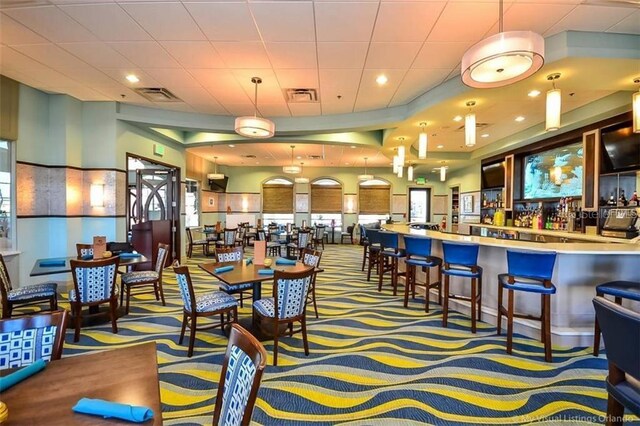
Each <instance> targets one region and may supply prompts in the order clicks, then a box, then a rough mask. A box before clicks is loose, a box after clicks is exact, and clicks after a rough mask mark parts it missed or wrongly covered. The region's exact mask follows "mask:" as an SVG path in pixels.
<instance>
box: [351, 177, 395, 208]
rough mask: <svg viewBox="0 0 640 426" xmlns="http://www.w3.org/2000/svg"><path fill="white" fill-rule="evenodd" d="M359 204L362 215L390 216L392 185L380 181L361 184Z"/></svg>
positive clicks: (375, 180)
mask: <svg viewBox="0 0 640 426" xmlns="http://www.w3.org/2000/svg"><path fill="white" fill-rule="evenodd" d="M358 202H359V204H360V214H361V215H383V216H388V215H389V211H390V210H391V185H389V184H388V183H387V182H385V181H382V180H379V179H374V180H369V181H365V182H362V183H360V191H359V194H358Z"/></svg>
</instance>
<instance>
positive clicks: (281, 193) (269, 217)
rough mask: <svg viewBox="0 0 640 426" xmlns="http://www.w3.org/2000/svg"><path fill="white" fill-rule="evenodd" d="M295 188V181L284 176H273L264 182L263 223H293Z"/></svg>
mask: <svg viewBox="0 0 640 426" xmlns="http://www.w3.org/2000/svg"><path fill="white" fill-rule="evenodd" d="M293 189H294V186H293V182H292V181H290V180H288V179H284V178H272V179H269V180H267V181H266V182H264V183H263V184H262V221H263V223H265V224H268V223H274V222H275V223H278V224H282V225H286V224H287V223H293Z"/></svg>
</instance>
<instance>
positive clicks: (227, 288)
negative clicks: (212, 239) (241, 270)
mask: <svg viewBox="0 0 640 426" xmlns="http://www.w3.org/2000/svg"><path fill="white" fill-rule="evenodd" d="M242 256H243V252H242V247H233V248H231V247H228V248H222V249H218V250H216V260H217V261H218V263H223V262H240V261H242ZM252 289H253V283H244V284H238V285H229V284H227V283H220V290H222V291H224V292H225V293H227V294H236V293H238V294H240V299H239V300H240V307H241V308H244V303H243V301H244V300H247V299H251V298H253V296H252V294H253V290H252ZM245 291H251V293H249V295H247V296H245V295H244V292H245Z"/></svg>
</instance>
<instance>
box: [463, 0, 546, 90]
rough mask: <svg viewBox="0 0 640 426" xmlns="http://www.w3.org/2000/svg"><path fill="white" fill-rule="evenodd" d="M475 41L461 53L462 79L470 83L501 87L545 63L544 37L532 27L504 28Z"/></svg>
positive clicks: (478, 85) (501, 12) (501, 1)
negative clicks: (528, 28)
mask: <svg viewBox="0 0 640 426" xmlns="http://www.w3.org/2000/svg"><path fill="white" fill-rule="evenodd" d="M502 3H503V0H500V12H499V13H500V16H499V32H498V34H495V35H493V36H491V37H488V38H485V39H484V40H482V41H480V42H479V43H477V44H475V45H473V46H472V47H471V48H470V49H469V50H467V51H466V52H465V54H464V56H463V57H462V65H461V74H462V82H463V83H464V84H466V85H467V86H469V87H475V88H478V89H486V88H491V87H502V86H507V85H509V84H513V83H515V82H517V81H520V80H524V79H525V78H527V77H529V76H530V75H533V74H534V73H535V72H536V71H538V70H539V69H540V68H541V67H542V65H544V38H543V37H542V36H541V35H540V34H538V33H534V32H533V31H507V32H504V31H503V22H502V21H503V4H502Z"/></svg>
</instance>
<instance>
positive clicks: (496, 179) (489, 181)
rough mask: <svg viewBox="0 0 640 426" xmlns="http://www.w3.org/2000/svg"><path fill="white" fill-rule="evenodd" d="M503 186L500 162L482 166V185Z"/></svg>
mask: <svg viewBox="0 0 640 426" xmlns="http://www.w3.org/2000/svg"><path fill="white" fill-rule="evenodd" d="M502 186H504V164H503V163H502V162H500V163H495V164H488V165H486V166H482V187H483V188H497V187H502Z"/></svg>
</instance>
